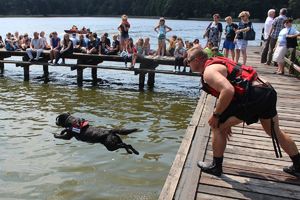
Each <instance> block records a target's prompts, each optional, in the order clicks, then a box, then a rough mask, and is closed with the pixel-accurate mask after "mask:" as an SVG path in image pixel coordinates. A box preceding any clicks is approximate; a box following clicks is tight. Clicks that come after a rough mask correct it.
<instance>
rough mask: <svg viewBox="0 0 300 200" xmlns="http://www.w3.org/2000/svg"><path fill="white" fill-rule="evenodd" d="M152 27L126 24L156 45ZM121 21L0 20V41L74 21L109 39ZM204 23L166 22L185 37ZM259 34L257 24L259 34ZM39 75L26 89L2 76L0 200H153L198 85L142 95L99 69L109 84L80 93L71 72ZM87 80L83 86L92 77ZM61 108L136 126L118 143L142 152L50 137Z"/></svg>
mask: <svg viewBox="0 0 300 200" xmlns="http://www.w3.org/2000/svg"><path fill="white" fill-rule="evenodd" d="M157 21H158V20H153V19H130V23H131V26H132V28H131V30H130V35H131V36H132V37H133V38H134V39H137V38H138V37H146V36H147V37H150V38H151V43H152V47H153V48H156V45H157V41H156V39H155V38H156V33H155V32H154V31H153V28H154V26H155V25H156V24H157ZM119 22H120V20H119V19H118V18H1V19H0V24H1V25H2V29H1V30H0V34H1V35H2V36H4V35H5V33H6V32H9V31H10V32H15V31H17V30H18V31H19V32H20V33H25V32H27V33H32V32H33V31H41V30H44V31H46V32H47V33H49V32H51V31H54V30H56V31H57V32H59V33H60V35H62V34H63V30H64V29H68V28H70V27H71V26H72V25H73V24H75V25H77V26H78V27H82V26H86V27H89V28H91V30H93V31H96V32H97V33H98V34H101V33H103V32H108V33H109V34H110V35H112V34H114V33H117V31H116V27H117V26H118V24H119ZM208 23H209V22H199V21H182V20H167V25H169V26H170V27H172V28H173V31H172V32H171V33H169V35H173V34H175V35H178V36H181V37H183V38H184V40H193V39H195V38H200V36H201V35H203V31H204V29H205V27H206V26H207V24H208ZM261 27H262V24H254V28H255V30H256V32H257V33H260V32H261ZM201 43H202V44H204V43H205V42H204V40H202V39H201ZM258 43H259V40H257V41H253V42H251V43H250V45H251V44H252V45H257V44H258ZM106 64H108V63H106ZM113 64H114V65H118V64H116V63H113ZM41 74H42V69H41V68H40V67H31V73H30V75H31V80H30V83H24V82H23V71H22V69H21V68H16V67H15V66H13V65H6V67H5V74H4V76H3V77H0V102H1V103H0V128H1V129H0V130H1V131H0V138H1V140H0V149H1V155H0V184H1V187H0V196H1V199H47V200H52V199H53V200H54V199H59V200H60V199H91V200H92V199H105V200H106V199H108V200H115V199H122V200H127V199H128V200H137V199H142V200H150V199H151V200H152V199H157V198H158V195H159V193H160V190H161V188H162V186H163V184H164V181H165V179H166V177H167V175H168V172H169V170H170V167H171V164H172V161H173V160H174V158H175V155H176V152H177V150H178V147H179V145H180V143H181V140H182V138H183V136H184V133H185V129H186V128H187V125H188V123H189V121H190V119H191V117H192V114H193V111H194V109H195V107H196V104H197V100H198V96H199V78H198V77H185V76H184V77H183V76H171V75H161V74H157V75H156V83H155V88H154V90H153V91H150V90H147V89H146V90H145V91H144V92H141V91H138V90H137V89H138V76H134V75H133V72H121V73H120V72H119V71H111V70H105V71H104V70H99V73H98V76H99V77H101V78H103V79H105V80H108V81H109V84H106V85H101V86H99V87H97V88H93V87H91V86H90V85H91V83H87V82H85V83H84V87H83V88H77V86H76V72H74V71H73V72H71V71H69V69H68V68H61V67H50V79H51V82H50V83H49V84H48V85H45V84H43V83H42V82H40V81H39V80H36V79H35V77H37V76H40V75H41ZM84 77H85V79H90V71H89V70H85V73H84ZM66 111H68V112H71V113H73V114H74V115H76V116H78V117H83V118H86V119H88V120H89V121H90V123H91V124H93V125H95V126H101V127H108V128H112V127H114V128H116V127H120V128H139V131H138V132H136V133H133V134H131V135H129V136H127V137H123V141H124V142H126V143H129V144H131V145H133V146H134V147H135V148H136V149H137V150H138V151H139V152H140V155H138V156H136V155H128V154H126V153H125V150H118V151H116V152H108V151H107V150H106V149H105V147H104V146H102V145H101V144H94V145H91V144H87V143H84V142H79V141H76V140H75V139H72V140H70V141H63V140H58V139H54V138H53V135H52V134H53V133H58V132H60V131H61V129H60V128H58V127H56V125H55V118H56V116H57V115H58V114H59V113H61V112H66Z"/></svg>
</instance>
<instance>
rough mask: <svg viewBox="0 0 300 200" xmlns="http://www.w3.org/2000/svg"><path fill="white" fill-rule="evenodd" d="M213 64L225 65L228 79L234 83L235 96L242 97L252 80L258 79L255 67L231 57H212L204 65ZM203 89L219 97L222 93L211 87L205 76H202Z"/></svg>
mask: <svg viewBox="0 0 300 200" xmlns="http://www.w3.org/2000/svg"><path fill="white" fill-rule="evenodd" d="M213 64H222V65H225V66H226V68H227V71H228V75H227V77H226V78H227V80H228V81H229V82H230V83H231V84H232V86H233V87H234V90H235V94H234V98H235V99H236V98H241V97H243V96H245V94H247V91H248V88H249V86H251V85H252V82H253V81H255V80H257V78H258V77H257V72H256V70H255V69H253V67H251V66H246V65H241V64H239V63H236V62H234V61H233V60H231V59H228V58H225V57H212V58H210V59H208V60H207V61H206V62H205V65H204V67H205V68H206V67H208V66H209V65H213ZM201 82H202V89H203V90H204V91H205V92H207V93H208V94H211V95H213V96H215V97H219V95H220V93H219V92H218V91H216V90H215V89H213V88H212V87H210V86H209V85H208V84H207V83H205V82H204V80H203V77H202V78H201Z"/></svg>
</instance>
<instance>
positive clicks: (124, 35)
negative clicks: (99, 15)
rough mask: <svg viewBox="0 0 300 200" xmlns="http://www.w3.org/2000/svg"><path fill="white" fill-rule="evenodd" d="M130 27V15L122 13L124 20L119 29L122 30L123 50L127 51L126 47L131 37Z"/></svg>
mask: <svg viewBox="0 0 300 200" xmlns="http://www.w3.org/2000/svg"><path fill="white" fill-rule="evenodd" d="M129 28H130V24H129V22H128V17H127V15H122V22H121V24H120V25H119V27H118V30H119V31H120V35H121V38H120V42H121V51H125V49H126V42H127V40H128V39H129V33H128V31H129Z"/></svg>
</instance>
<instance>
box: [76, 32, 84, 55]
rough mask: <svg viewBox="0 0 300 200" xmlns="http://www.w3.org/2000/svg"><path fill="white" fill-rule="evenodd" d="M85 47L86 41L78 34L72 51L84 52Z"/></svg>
mask: <svg viewBox="0 0 300 200" xmlns="http://www.w3.org/2000/svg"><path fill="white" fill-rule="evenodd" d="M86 48H87V42H86V40H85V39H84V35H82V34H80V35H79V40H78V41H77V43H76V45H75V48H74V52H78V53H86Z"/></svg>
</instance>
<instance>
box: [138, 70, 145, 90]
mask: <svg viewBox="0 0 300 200" xmlns="http://www.w3.org/2000/svg"><path fill="white" fill-rule="evenodd" d="M144 86H145V72H140V76H139V89H140V90H144Z"/></svg>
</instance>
